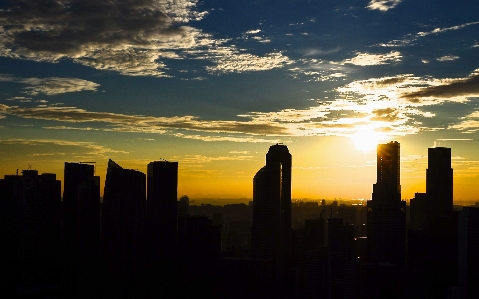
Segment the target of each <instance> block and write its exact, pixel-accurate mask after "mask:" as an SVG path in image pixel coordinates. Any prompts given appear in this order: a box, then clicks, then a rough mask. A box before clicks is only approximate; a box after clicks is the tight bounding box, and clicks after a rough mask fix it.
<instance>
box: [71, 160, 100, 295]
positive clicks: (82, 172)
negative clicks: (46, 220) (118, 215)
mask: <svg viewBox="0 0 479 299" xmlns="http://www.w3.org/2000/svg"><path fill="white" fill-rule="evenodd" d="M94 173H95V166H94V165H92V164H88V163H69V162H65V169H64V184H63V215H62V216H63V246H64V248H63V256H64V261H63V267H64V280H65V284H64V291H65V294H66V295H67V296H71V295H73V294H75V293H76V292H77V291H78V287H77V286H78V266H79V230H78V228H79V225H81V226H83V224H79V214H78V208H79V206H80V205H82V208H81V209H82V210H85V209H90V207H86V206H84V204H82V203H81V202H80V201H79V196H78V194H79V186H80V185H81V184H82V183H85V182H87V181H90V180H92V179H93V177H94ZM95 198H96V200H97V201H98V204H99V203H100V190H99V189H98V190H97V194H96V195H95ZM97 212H98V221H100V220H99V217H100V211H99V209H98V210H97ZM98 225H99V223H98ZM98 229H99V227H98ZM85 233H93V234H95V232H93V231H87V232H83V234H85ZM98 233H99V232H98Z"/></svg>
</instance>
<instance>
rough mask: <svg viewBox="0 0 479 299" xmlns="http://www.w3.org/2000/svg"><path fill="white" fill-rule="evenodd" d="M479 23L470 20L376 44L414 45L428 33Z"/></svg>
mask: <svg viewBox="0 0 479 299" xmlns="http://www.w3.org/2000/svg"><path fill="white" fill-rule="evenodd" d="M477 24H479V22H469V23H465V24H462V25H456V26H452V27H446V28H436V29H434V30H431V31H426V32H424V31H421V32H418V33H416V34H407V35H406V36H405V37H404V38H402V39H398V40H392V41H389V42H387V43H385V44H378V45H376V46H382V47H404V46H410V45H413V43H414V42H415V41H417V40H418V39H420V38H422V37H425V36H428V35H437V34H440V33H444V32H448V31H454V30H460V29H463V28H465V27H468V26H472V25H477Z"/></svg>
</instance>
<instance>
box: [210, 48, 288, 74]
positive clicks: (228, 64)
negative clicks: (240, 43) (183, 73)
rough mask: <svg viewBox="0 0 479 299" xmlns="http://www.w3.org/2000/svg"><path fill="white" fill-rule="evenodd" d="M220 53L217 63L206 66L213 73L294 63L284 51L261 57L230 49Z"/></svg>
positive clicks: (245, 70)
mask: <svg viewBox="0 0 479 299" xmlns="http://www.w3.org/2000/svg"><path fill="white" fill-rule="evenodd" d="M225 51H226V53H225ZM228 52H229V53H231V54H229V53H228ZM213 54H214V51H213ZM218 54H219V55H218V56H217V58H214V59H213V61H214V62H215V63H216V64H215V65H214V66H208V67H206V69H207V70H208V71H209V72H211V73H232V72H248V71H264V70H270V69H275V68H282V67H284V66H285V65H287V64H291V63H293V61H292V60H291V59H289V58H288V57H287V56H284V55H283V54H282V53H270V54H267V55H265V56H263V57H260V56H256V55H253V54H247V53H239V54H238V53H235V52H233V51H231V50H230V49H222V51H218Z"/></svg>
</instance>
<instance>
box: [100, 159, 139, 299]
mask: <svg viewBox="0 0 479 299" xmlns="http://www.w3.org/2000/svg"><path fill="white" fill-rule="evenodd" d="M145 218H146V176H145V174H144V173H142V172H139V171H136V170H132V169H124V168H123V167H121V166H120V165H118V164H117V163H115V162H114V161H112V160H109V161H108V168H107V173H106V180H105V191H104V194H103V207H102V219H101V224H102V236H101V237H102V239H101V249H102V261H103V262H104V263H105V266H106V271H107V274H105V279H108V281H106V282H105V284H106V288H107V292H109V293H112V294H113V296H118V297H120V296H126V295H124V294H129V292H131V291H132V290H133V289H134V288H136V284H137V283H138V280H139V275H140V274H141V268H142V266H143V254H144V224H145ZM128 296H133V295H132V294H129V295H128ZM128 296H127V297H128Z"/></svg>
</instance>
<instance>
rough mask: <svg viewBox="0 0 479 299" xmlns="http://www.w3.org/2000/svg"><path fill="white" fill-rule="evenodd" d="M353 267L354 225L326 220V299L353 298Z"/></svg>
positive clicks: (338, 220) (334, 219)
mask: <svg viewBox="0 0 479 299" xmlns="http://www.w3.org/2000/svg"><path fill="white" fill-rule="evenodd" d="M355 266H356V257H355V248H354V225H352V224H344V223H343V218H328V282H329V285H328V298H330V299H346V298H354V295H355V293H356V292H355V291H356V290H355V285H354V279H355V271H356V269H355Z"/></svg>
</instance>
